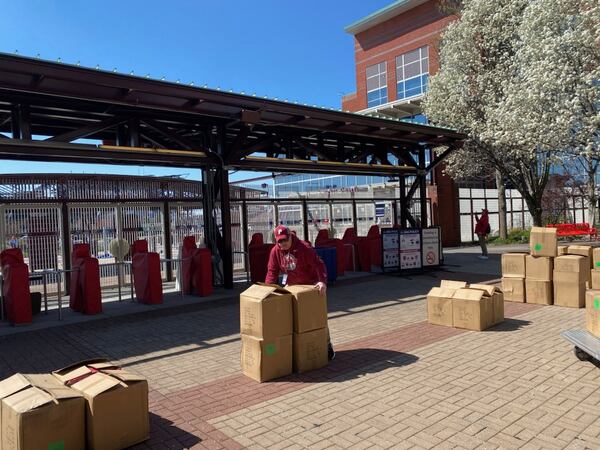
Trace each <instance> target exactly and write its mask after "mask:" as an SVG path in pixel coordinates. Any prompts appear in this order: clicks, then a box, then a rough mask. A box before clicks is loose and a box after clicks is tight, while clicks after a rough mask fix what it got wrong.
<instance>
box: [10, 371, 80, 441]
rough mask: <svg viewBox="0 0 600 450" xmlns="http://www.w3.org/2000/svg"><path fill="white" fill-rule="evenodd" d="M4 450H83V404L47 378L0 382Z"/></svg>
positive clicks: (19, 377) (20, 376) (73, 393)
mask: <svg viewBox="0 0 600 450" xmlns="http://www.w3.org/2000/svg"><path fill="white" fill-rule="evenodd" d="M0 399H1V400H2V401H1V403H0V405H1V408H0V409H1V422H2V425H1V433H2V437H1V445H0V448H2V449H4V450H38V449H49V450H50V449H56V450H58V449H65V450H66V449H84V448H85V400H84V398H83V396H82V395H81V394H80V393H79V392H77V391H74V390H73V389H70V388H68V387H66V386H63V385H62V383H60V382H59V381H58V380H57V379H56V378H54V377H53V376H52V375H50V374H35V375H33V374H32V375H23V374H19V373H18V374H15V375H13V376H12V377H9V378H7V379H5V380H2V381H1V382H0Z"/></svg>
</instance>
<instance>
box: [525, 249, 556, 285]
mask: <svg viewBox="0 0 600 450" xmlns="http://www.w3.org/2000/svg"><path fill="white" fill-rule="evenodd" d="M553 270H554V264H553V258H550V257H548V256H531V255H527V257H526V258H525V271H526V276H525V278H527V279H529V280H541V281H550V280H552V271H553Z"/></svg>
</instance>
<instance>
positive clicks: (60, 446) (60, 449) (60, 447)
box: [48, 441, 65, 450]
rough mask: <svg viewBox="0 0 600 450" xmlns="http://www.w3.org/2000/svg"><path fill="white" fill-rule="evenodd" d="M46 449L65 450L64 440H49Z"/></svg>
mask: <svg viewBox="0 0 600 450" xmlns="http://www.w3.org/2000/svg"><path fill="white" fill-rule="evenodd" d="M48 450H65V442H64V441H59V442H51V443H49V444H48Z"/></svg>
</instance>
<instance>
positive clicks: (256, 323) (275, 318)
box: [240, 284, 293, 339]
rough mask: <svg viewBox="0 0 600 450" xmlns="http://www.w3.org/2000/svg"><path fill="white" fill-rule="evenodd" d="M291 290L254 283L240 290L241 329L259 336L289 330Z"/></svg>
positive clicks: (279, 334) (248, 333)
mask: <svg viewBox="0 0 600 450" xmlns="http://www.w3.org/2000/svg"><path fill="white" fill-rule="evenodd" d="M292 317H293V316H292V294H291V293H290V292H289V291H287V290H285V289H282V288H280V287H279V286H276V285H267V284H254V285H252V286H250V287H249V288H248V289H246V290H245V291H244V292H242V293H241V294H240V333H241V334H245V335H247V336H254V337H256V338H259V339H271V338H274V337H279V336H289V335H291V334H292V322H293V318H292Z"/></svg>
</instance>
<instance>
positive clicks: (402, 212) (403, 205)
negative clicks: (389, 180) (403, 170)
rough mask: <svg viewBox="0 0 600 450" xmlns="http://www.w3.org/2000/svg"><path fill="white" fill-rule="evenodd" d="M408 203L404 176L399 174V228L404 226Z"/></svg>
mask: <svg viewBox="0 0 600 450" xmlns="http://www.w3.org/2000/svg"><path fill="white" fill-rule="evenodd" d="M407 209H408V205H407V203H406V177H405V176H404V175H400V228H406V222H407V221H408V217H407V214H406V212H407Z"/></svg>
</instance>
